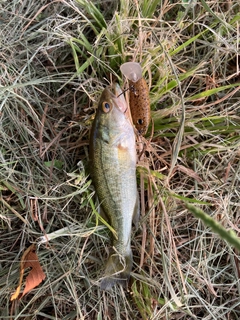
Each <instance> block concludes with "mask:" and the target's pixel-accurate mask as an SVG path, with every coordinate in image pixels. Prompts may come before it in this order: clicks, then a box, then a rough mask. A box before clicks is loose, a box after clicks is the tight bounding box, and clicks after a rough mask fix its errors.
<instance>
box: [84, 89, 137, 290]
mask: <svg viewBox="0 0 240 320" xmlns="http://www.w3.org/2000/svg"><path fill="white" fill-rule="evenodd" d="M121 92H122V91H121V89H120V87H119V85H118V84H115V85H113V86H112V87H108V88H106V89H105V90H104V91H103V93H102V95H101V97H100V101H99V104H98V109H97V112H96V116H95V119H94V121H93V125H92V130H91V137H90V161H91V176H92V180H93V184H94V186H95V189H96V193H97V196H98V199H99V202H100V206H101V209H102V210H103V212H104V214H105V215H106V217H107V219H108V222H109V223H110V225H111V226H112V228H113V229H114V230H115V231H116V236H115V237H114V236H113V241H112V244H113V249H112V253H111V255H110V257H109V259H108V261H107V264H106V269H105V277H104V278H103V280H102V281H101V289H102V290H108V289H110V288H111V287H112V286H113V285H114V284H115V283H120V284H122V285H124V284H126V283H127V280H128V278H129V275H130V272H131V269H132V250H131V230H132V221H133V219H134V222H137V220H138V214H139V200H138V192H137V183H136V160H137V159H136V146H135V134H134V129H133V126H132V125H131V123H130V121H129V119H127V117H126V115H125V112H126V110H127V103H126V101H125V98H124V96H123V95H120V96H119V94H121ZM118 96H119V97H118Z"/></svg>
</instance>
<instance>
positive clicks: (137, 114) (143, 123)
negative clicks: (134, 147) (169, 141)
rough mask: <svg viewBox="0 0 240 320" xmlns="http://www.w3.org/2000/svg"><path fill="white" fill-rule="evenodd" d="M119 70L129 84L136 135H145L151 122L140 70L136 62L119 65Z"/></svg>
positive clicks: (146, 88)
mask: <svg viewBox="0 0 240 320" xmlns="http://www.w3.org/2000/svg"><path fill="white" fill-rule="evenodd" d="M120 70H121V72H122V74H124V75H125V77H126V78H127V79H128V83H129V90H130V97H129V105H130V110H131V116H132V122H133V124H134V125H135V127H136V129H137V131H138V133H139V134H141V135H145V134H146V133H147V130H148V126H149V123H150V120H151V109H150V97H149V88H148V85H147V82H146V80H145V79H144V78H143V77H142V68H141V66H140V64H139V63H137V62H126V63H123V64H122V65H121V67H120Z"/></svg>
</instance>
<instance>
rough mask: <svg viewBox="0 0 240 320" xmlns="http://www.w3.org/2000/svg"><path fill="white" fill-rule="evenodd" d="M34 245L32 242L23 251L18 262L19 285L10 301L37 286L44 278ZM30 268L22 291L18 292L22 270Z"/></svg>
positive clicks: (19, 297)
mask: <svg viewBox="0 0 240 320" xmlns="http://www.w3.org/2000/svg"><path fill="white" fill-rule="evenodd" d="M35 250H36V248H35V245H34V244H32V245H31V246H30V247H29V248H28V249H27V250H25V252H24V253H23V256H22V259H21V262H20V277H19V285H18V287H17V289H16V291H15V292H14V294H13V295H12V296H11V301H12V300H15V299H21V298H22V297H23V296H24V295H25V294H26V293H28V292H29V291H31V290H32V289H34V288H35V287H37V286H38V285H39V284H40V283H41V282H42V281H43V280H44V279H45V278H46V275H45V273H44V272H43V270H42V267H41V265H40V263H39V261H38V256H37V254H36V252H35ZM29 267H30V268H31V270H30V271H29V274H28V275H27V278H26V284H25V288H24V291H23V293H21V294H20V290H21V286H22V280H23V274H24V270H25V269H27V268H29Z"/></svg>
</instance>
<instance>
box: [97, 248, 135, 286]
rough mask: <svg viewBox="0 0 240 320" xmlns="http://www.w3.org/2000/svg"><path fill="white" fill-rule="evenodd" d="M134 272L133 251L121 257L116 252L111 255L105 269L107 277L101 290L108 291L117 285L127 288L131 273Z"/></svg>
mask: <svg viewBox="0 0 240 320" xmlns="http://www.w3.org/2000/svg"><path fill="white" fill-rule="evenodd" d="M131 270H132V251H131V250H130V251H129V252H128V253H127V254H124V255H120V254H118V253H117V252H114V253H113V254H111V255H110V257H109V259H108V261H107V264H106V269H105V277H104V278H103V280H102V281H101V290H106V291H108V290H109V289H111V288H112V287H113V286H114V285H115V284H116V283H118V284H120V285H122V286H123V287H126V286H127V283H128V279H129V276H130V272H131Z"/></svg>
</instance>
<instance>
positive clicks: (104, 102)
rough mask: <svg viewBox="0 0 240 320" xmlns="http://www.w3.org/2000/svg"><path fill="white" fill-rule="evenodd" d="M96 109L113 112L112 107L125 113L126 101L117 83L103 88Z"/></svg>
mask: <svg viewBox="0 0 240 320" xmlns="http://www.w3.org/2000/svg"><path fill="white" fill-rule="evenodd" d="M98 109H100V110H101V111H103V113H110V112H113V111H112V110H113V109H118V111H120V112H122V113H125V112H126V110H127V102H126V100H125V97H124V95H123V92H122V90H121V88H120V86H119V84H118V83H114V84H113V85H112V86H109V87H107V88H106V89H104V90H103V92H102V95H101V97H100V101H99V104H98Z"/></svg>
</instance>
